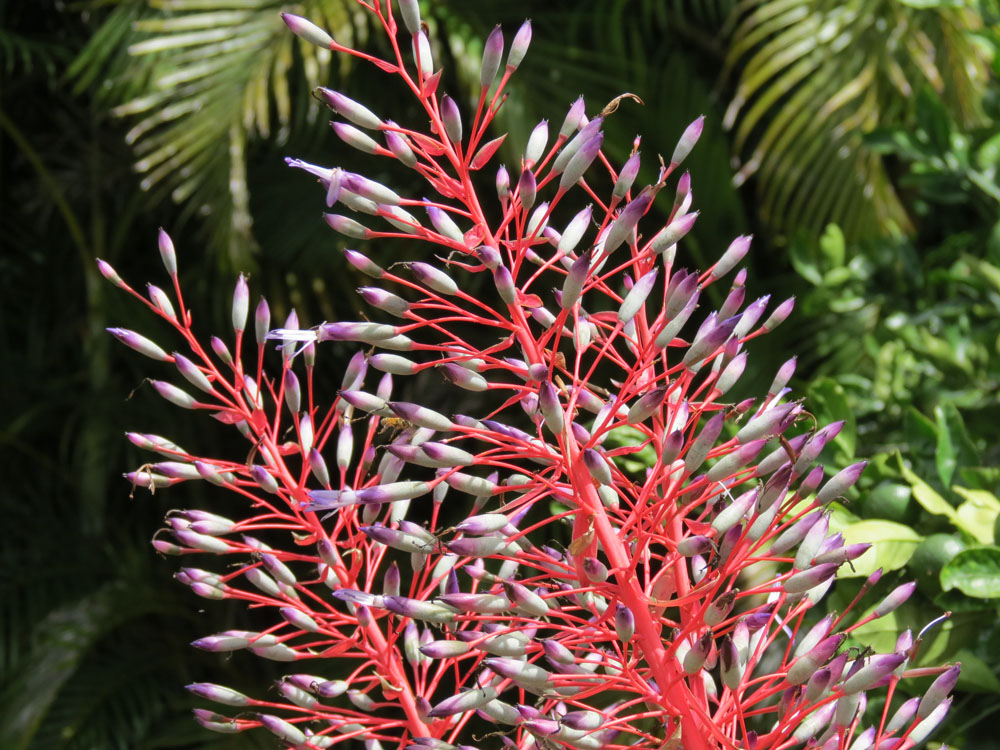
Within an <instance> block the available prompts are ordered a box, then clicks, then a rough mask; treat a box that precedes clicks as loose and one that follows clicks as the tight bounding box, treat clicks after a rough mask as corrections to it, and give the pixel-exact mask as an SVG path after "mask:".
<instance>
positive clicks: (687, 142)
mask: <svg viewBox="0 0 1000 750" xmlns="http://www.w3.org/2000/svg"><path fill="white" fill-rule="evenodd" d="M704 127H705V115H702V116H701V117H699V118H698V119H697V120H695V121H694V122H692V123H691V124H690V125H688V126H687V128H685V130H684V133H683V134H682V135H681V139H680V140H679V141H677V146H676V147H675V148H674V153H673V155H672V156H671V157H670V166H671V167H672V168H673V167H676V166H677V165H678V164H680V163H681V162H682V161H684V160H685V159H686V158H687V156H688V154H690V153H691V149H693V148H694V146H695V144H696V143H697V142H698V139H699V138H701V131H702V129H703V128H704ZM719 275H720V276H721V275H722V274H719Z"/></svg>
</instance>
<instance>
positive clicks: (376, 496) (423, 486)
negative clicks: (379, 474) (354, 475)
mask: <svg viewBox="0 0 1000 750" xmlns="http://www.w3.org/2000/svg"><path fill="white" fill-rule="evenodd" d="M430 491H431V487H430V485H429V484H427V482H390V483H388V484H381V485H376V486H374V487H368V488H366V489H363V490H358V492H357V493H356V494H357V497H358V499H359V500H360V501H361V502H363V503H374V504H376V505H380V504H382V503H394V502H397V501H399V500H412V499H413V498H416V497H420V496H422V495H426V494H427V493H428V492H430Z"/></svg>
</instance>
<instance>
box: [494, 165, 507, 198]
mask: <svg viewBox="0 0 1000 750" xmlns="http://www.w3.org/2000/svg"><path fill="white" fill-rule="evenodd" d="M496 185H497V197H498V198H499V199H500V202H501V203H504V202H505V201H506V200H507V197H508V195H509V194H510V174H508V172H507V168H506V167H505V166H503V165H501V166H500V168H499V169H497V177H496Z"/></svg>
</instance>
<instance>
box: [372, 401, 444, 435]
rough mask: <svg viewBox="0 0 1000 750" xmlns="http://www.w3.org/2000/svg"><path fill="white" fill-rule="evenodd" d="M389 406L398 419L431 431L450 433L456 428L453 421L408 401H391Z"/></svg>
mask: <svg viewBox="0 0 1000 750" xmlns="http://www.w3.org/2000/svg"><path fill="white" fill-rule="evenodd" d="M388 406H389V408H390V409H392V411H393V413H395V415H396V416H397V417H400V418H401V419H405V420H406V421H407V422H413V424H415V425H418V426H420V427H426V428H427V429H429V430H436V431H437V432H448V431H450V430H453V429H454V428H455V426H454V424H453V423H452V421H451V420H450V419H448V418H447V417H446V416H444V415H443V414H439V413H438V412H436V411H434V410H432V409H428V408H426V407H424V406H419V405H418V404H411V403H409V402H406V401H389V402H388Z"/></svg>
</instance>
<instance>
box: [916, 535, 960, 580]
mask: <svg viewBox="0 0 1000 750" xmlns="http://www.w3.org/2000/svg"><path fill="white" fill-rule="evenodd" d="M968 546H969V545H967V544H966V543H965V542H963V541H962V539H961V538H960V537H959V536H958V535H957V534H931V535H930V536H929V537H927V538H926V539H924V541H922V542H921V543H920V544H919V545H917V548H916V549H915V550H914V551H913V556H912V557H911V558H910V561H909V563H907V566H908V567H909V568H910V570H912V571H913V572H914V573H915V574H916V575H918V576H928V577H930V578H931V579H933V580H934V581H935V582H936V581H937V576H938V573H940V572H941V568H943V567H944V566H945V563H947V562H948V561H949V560H951V559H952V558H953V557H954V556H955V555H957V554H958V553H959V552H961V551H962V550H964V549H966V548H967V547H968Z"/></svg>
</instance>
